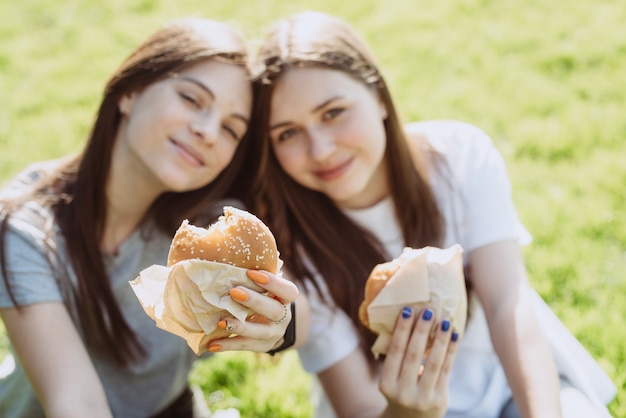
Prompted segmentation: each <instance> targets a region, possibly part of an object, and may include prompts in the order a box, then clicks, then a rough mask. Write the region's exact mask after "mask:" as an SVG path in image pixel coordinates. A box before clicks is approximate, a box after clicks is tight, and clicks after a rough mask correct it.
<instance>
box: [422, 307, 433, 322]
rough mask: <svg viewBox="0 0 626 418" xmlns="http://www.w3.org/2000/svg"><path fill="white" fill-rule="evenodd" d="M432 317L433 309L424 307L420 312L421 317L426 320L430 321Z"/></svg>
mask: <svg viewBox="0 0 626 418" xmlns="http://www.w3.org/2000/svg"><path fill="white" fill-rule="evenodd" d="M432 317H433V311H431V310H430V309H426V310H425V311H424V313H423V314H422V318H423V319H425V320H427V321H430V319H431V318H432Z"/></svg>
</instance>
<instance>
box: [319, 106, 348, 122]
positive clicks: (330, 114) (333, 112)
mask: <svg viewBox="0 0 626 418" xmlns="http://www.w3.org/2000/svg"><path fill="white" fill-rule="evenodd" d="M343 111H344V109H343V108H340V107H336V108H333V109H330V110H328V111H326V112H324V114H323V115H322V118H323V119H324V120H331V119H334V118H336V117H337V116H339V115H340V114H342V113H343Z"/></svg>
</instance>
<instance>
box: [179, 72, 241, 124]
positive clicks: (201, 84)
mask: <svg viewBox="0 0 626 418" xmlns="http://www.w3.org/2000/svg"><path fill="white" fill-rule="evenodd" d="M178 78H179V79H180V80H185V81H188V82H190V83H193V84H195V85H196V86H198V87H200V88H201V89H202V90H204V91H206V92H207V94H208V95H209V96H211V99H212V100H215V94H214V93H213V90H211V89H210V88H209V86H207V85H206V84H204V83H203V82H201V81H200V80H196V79H195V78H193V77H189V76H185V75H182V76H180V77H178ZM233 116H234V117H236V118H238V119H241V121H242V122H243V123H245V124H248V122H249V121H248V118H247V117H245V116H244V115H242V114H239V113H235V114H234V115H233Z"/></svg>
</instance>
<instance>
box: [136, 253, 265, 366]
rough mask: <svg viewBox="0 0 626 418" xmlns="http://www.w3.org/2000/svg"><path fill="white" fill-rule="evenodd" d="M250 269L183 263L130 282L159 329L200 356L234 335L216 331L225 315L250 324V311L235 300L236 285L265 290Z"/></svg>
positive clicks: (154, 268)
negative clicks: (213, 343) (212, 343)
mask: <svg viewBox="0 0 626 418" xmlns="http://www.w3.org/2000/svg"><path fill="white" fill-rule="evenodd" d="M246 271H247V269H243V268H239V267H234V266H231V265H228V264H223V263H216V262H212V261H204V260H183V261H180V262H178V263H176V264H174V265H173V266H171V267H165V266H160V265H153V266H150V267H148V268H146V269H144V270H143V271H141V273H139V277H137V278H136V279H135V280H133V281H131V282H130V285H131V287H132V289H133V291H134V292H135V295H137V298H138V299H139V302H140V303H141V306H143V309H144V310H145V312H146V314H148V316H150V318H152V319H154V321H155V322H156V325H157V327H159V328H161V329H163V330H165V331H168V332H171V333H172V334H175V335H178V336H180V337H182V338H183V339H184V340H185V341H187V344H188V345H189V347H191V349H192V350H193V351H194V353H196V354H197V355H200V354H202V353H203V352H205V351H206V350H207V347H206V346H207V344H208V343H209V342H210V341H212V340H215V339H218V338H224V337H228V336H229V335H230V333H229V332H228V331H225V330H222V329H220V328H218V327H217V323H218V321H220V319H222V318H223V317H224V316H231V315H232V316H233V317H235V318H237V319H238V320H240V321H242V322H245V321H246V318H247V317H248V315H251V314H253V313H254V312H252V311H251V310H249V309H247V308H246V307H244V306H242V305H240V304H239V303H237V302H235V301H233V300H232V299H231V297H230V295H229V294H228V291H229V290H230V289H231V288H233V287H236V286H245V287H247V288H249V289H252V290H255V291H258V292H265V290H264V289H262V288H261V287H259V286H258V285H257V284H256V283H254V282H253V281H252V280H250V279H249V278H248V276H247V275H246Z"/></svg>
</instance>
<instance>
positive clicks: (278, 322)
mask: <svg viewBox="0 0 626 418" xmlns="http://www.w3.org/2000/svg"><path fill="white" fill-rule="evenodd" d="M283 308H285V314H284V315H283V317H282V318H280V319H279V320H278V321H274V323H275V324H282V323H283V322H285V319H287V315H288V314H289V308H287V305H283Z"/></svg>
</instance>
